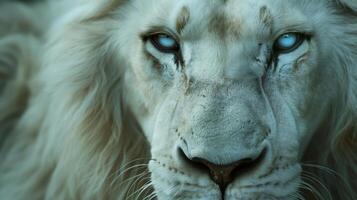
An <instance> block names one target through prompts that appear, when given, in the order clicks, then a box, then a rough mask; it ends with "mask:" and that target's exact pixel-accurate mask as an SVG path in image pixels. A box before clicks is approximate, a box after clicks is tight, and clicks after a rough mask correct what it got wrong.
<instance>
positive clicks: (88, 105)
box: [0, 0, 357, 200]
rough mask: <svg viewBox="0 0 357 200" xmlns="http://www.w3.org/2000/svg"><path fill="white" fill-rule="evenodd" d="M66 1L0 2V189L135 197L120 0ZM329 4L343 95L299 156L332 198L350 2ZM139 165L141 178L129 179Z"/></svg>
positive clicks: (351, 46) (26, 195)
mask: <svg viewBox="0 0 357 200" xmlns="http://www.w3.org/2000/svg"><path fill="white" fill-rule="evenodd" d="M326 1H327V0H326ZM321 2H322V1H321ZM66 4H67V3H63V4H60V5H58V10H57V9H55V10H56V12H54V13H49V12H48V10H47V9H46V8H48V7H49V5H47V3H41V4H34V5H28V6H25V5H22V4H17V3H11V4H0V23H1V25H0V94H1V96H0V145H1V151H0V198H1V199H16V200H22V199H34V200H35V199H85V200H89V199H130V198H134V199H135V198H136V197H137V196H141V198H144V197H145V195H149V194H150V191H145V190H144V192H142V190H139V191H138V190H137V189H138V188H140V187H141V186H143V185H144V184H145V183H146V182H147V181H148V176H149V175H148V173H147V167H146V165H147V163H148V161H149V160H150V151H149V143H148V141H147V140H146V139H145V137H144V135H143V134H142V133H141V130H140V127H139V126H138V125H137V120H136V119H135V117H134V115H133V114H132V113H131V110H130V109H129V108H128V103H127V97H126V96H125V90H124V89H123V81H124V80H123V74H124V73H125V71H126V68H125V66H126V65H127V64H128V63H127V61H126V60H125V58H124V57H122V56H121V55H118V49H120V48H123V47H122V46H119V44H118V43H117V42H116V38H115V37H114V36H113V35H111V34H110V33H112V32H113V31H114V30H113V24H117V23H118V22H117V21H116V19H115V17H113V15H114V13H115V14H116V16H118V15H119V16H121V14H122V15H125V11H123V10H120V8H121V6H122V4H125V2H124V1H123V2H122V1H119V0H105V1H92V2H83V3H82V4H81V3H79V4H80V6H74V8H73V9H72V8H71V9H69V7H71V6H68V5H66ZM69 4H71V3H69ZM73 5H74V3H73ZM328 5H329V6H330V7H331V16H330V17H331V18H332V19H331V21H332V22H333V24H331V25H329V26H330V27H331V29H333V30H334V31H333V34H335V37H336V38H338V39H336V40H335V41H329V42H331V45H330V46H333V47H334V48H333V49H331V51H334V52H335V54H334V57H333V58H332V59H333V60H332V61H331V62H333V64H334V65H335V66H337V67H338V70H339V74H338V76H336V78H338V79H339V80H338V82H339V83H340V88H341V90H342V92H343V95H341V97H340V99H339V101H336V102H335V107H334V108H332V109H331V112H330V114H331V116H332V117H331V118H333V119H332V120H329V121H327V122H326V124H325V125H326V126H325V127H322V128H321V132H329V134H328V136H326V135H323V134H316V135H314V136H313V139H312V141H311V143H310V144H309V146H308V148H307V150H306V152H305V154H304V156H303V161H302V162H303V163H305V165H303V168H304V171H305V172H307V173H314V174H315V175H316V174H319V176H318V177H320V180H319V181H320V182H321V183H322V184H323V185H325V186H326V188H324V187H321V185H318V184H317V185H315V187H316V188H317V190H319V192H317V193H320V195H322V196H324V193H326V190H328V191H329V192H327V193H329V194H331V195H332V197H333V199H343V200H353V199H356V198H357V194H356V191H357V181H356V180H355V178H356V177H357V13H356V12H357V3H356V2H355V1H354V0H341V1H339V2H335V1H333V2H332V1H329V4H328ZM55 7H56V6H55ZM45 10H46V11H45ZM67 10H68V11H67ZM118 13H119V14H118ZM56 15H58V16H64V17H57V16H56ZM44 16H46V17H44ZM39 18H45V19H43V21H39ZM10 21H11V23H9V22H10ZM24 24H25V25H26V26H24ZM50 24H54V26H51V25H50ZM49 27H51V28H50V29H49ZM121 28H125V27H121ZM47 29H49V31H48V30H47ZM133 166H139V167H133ZM140 174H143V175H145V177H146V179H145V178H142V179H141V180H137V179H135V177H136V176H138V175H140ZM135 181H136V182H135ZM315 184H316V182H315ZM148 187H150V185H149V186H148ZM305 192H306V191H305ZM307 193H308V192H307ZM314 193H316V191H314ZM306 195H307V196H306V198H314V197H311V196H310V197H308V194H306ZM315 196H316V194H315ZM152 197H154V196H152ZM327 197H328V196H327ZM139 198H140V197H139ZM316 198H319V195H317V197H316ZM148 199H150V196H148Z"/></svg>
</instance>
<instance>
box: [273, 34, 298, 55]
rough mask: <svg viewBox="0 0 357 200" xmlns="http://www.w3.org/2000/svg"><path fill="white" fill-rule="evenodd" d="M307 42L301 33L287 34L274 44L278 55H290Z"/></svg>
mask: <svg viewBox="0 0 357 200" xmlns="http://www.w3.org/2000/svg"><path fill="white" fill-rule="evenodd" d="M304 40H305V37H304V35H303V34H301V33H285V34H283V35H281V36H280V37H279V38H278V39H277V40H276V41H275V44H274V50H275V51H276V52H278V53H290V52H292V51H294V50H295V49H297V48H298V47H299V46H300V45H301V44H302V43H303V41H304Z"/></svg>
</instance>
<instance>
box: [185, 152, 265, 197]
mask: <svg viewBox="0 0 357 200" xmlns="http://www.w3.org/2000/svg"><path fill="white" fill-rule="evenodd" d="M265 153H266V149H264V150H263V151H262V152H261V153H260V154H257V156H254V157H253V156H251V157H247V158H243V159H240V160H238V161H236V162H233V163H231V164H227V165H219V164H215V163H213V162H211V161H209V160H206V159H204V158H199V157H193V158H189V157H188V156H186V154H185V153H184V151H182V150H181V154H182V155H183V157H184V159H185V160H186V162H187V163H189V164H191V165H192V166H194V167H195V168H198V169H200V170H205V169H206V170H207V169H208V170H209V173H210V176H211V179H212V180H213V181H214V182H215V183H216V184H217V185H218V186H219V187H220V189H221V191H222V192H224V191H225V189H226V187H227V186H228V185H229V184H230V183H231V182H232V181H233V180H234V179H235V178H236V177H237V176H239V175H242V174H245V173H248V172H249V171H251V170H254V168H256V167H257V166H258V165H259V164H260V163H261V162H262V160H263V159H264V156H265Z"/></svg>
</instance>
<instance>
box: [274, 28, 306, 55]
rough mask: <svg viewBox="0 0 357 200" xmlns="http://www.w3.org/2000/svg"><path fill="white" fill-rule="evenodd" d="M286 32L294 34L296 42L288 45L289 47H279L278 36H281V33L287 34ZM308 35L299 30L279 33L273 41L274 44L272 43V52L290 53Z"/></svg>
mask: <svg viewBox="0 0 357 200" xmlns="http://www.w3.org/2000/svg"><path fill="white" fill-rule="evenodd" d="M287 34H294V35H296V39H297V42H296V43H295V44H294V46H292V47H290V48H280V47H279V45H278V40H279V38H280V37H282V36H283V35H287ZM308 38H309V37H308V35H307V34H305V33H300V32H287V33H284V34H281V35H279V37H278V38H277V39H276V40H275V41H274V45H273V48H274V52H275V53H276V54H287V53H291V52H293V51H295V50H296V49H297V48H299V47H300V46H301V45H302V44H303V43H304V41H306V40H307V39H308Z"/></svg>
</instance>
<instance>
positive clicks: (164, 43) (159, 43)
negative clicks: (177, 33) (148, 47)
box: [148, 33, 180, 53]
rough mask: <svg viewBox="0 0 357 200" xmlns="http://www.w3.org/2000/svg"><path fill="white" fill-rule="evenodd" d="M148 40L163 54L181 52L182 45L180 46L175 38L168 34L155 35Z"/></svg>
mask: <svg viewBox="0 0 357 200" xmlns="http://www.w3.org/2000/svg"><path fill="white" fill-rule="evenodd" d="M148 39H149V40H150V42H151V43H152V44H153V45H154V47H155V48H156V49H158V50H159V51H161V52H163V53H175V52H178V51H179V50H180V45H179V44H178V42H177V41H176V40H175V39H174V38H173V37H171V36H169V35H167V34H164V33H158V34H154V35H151V36H149V38H148Z"/></svg>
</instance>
